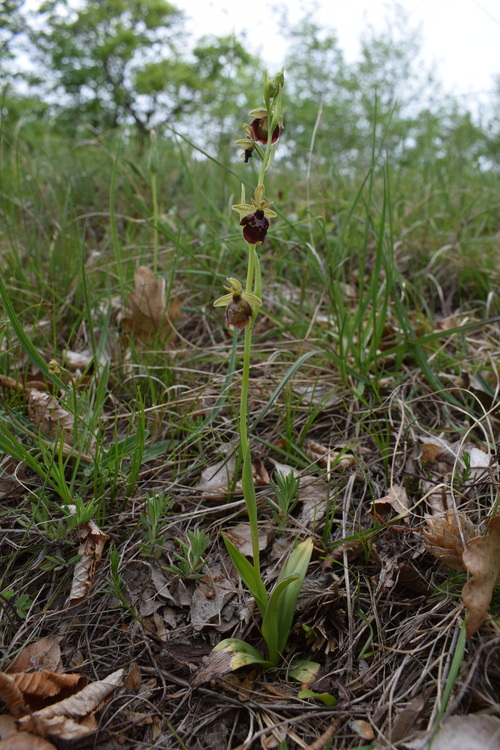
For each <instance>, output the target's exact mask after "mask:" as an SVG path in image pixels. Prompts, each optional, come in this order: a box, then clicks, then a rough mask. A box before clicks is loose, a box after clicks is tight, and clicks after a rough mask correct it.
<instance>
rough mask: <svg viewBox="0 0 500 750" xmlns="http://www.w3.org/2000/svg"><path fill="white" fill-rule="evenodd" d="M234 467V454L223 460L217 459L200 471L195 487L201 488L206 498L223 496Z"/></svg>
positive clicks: (232, 475)
mask: <svg viewBox="0 0 500 750" xmlns="http://www.w3.org/2000/svg"><path fill="white" fill-rule="evenodd" d="M235 468H236V461H235V458H234V454H233V455H231V456H228V458H225V459H224V460H223V461H217V463H215V464H213V465H212V466H207V468H206V469H204V470H203V471H202V473H201V477H200V481H199V482H198V484H197V485H196V489H197V490H201V491H202V492H203V494H204V496H205V497H206V498H208V499H214V500H218V499H220V498H221V497H225V496H226V494H227V490H228V487H229V484H230V482H231V481H232V479H233V477H234V471H235Z"/></svg>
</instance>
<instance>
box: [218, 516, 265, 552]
mask: <svg viewBox="0 0 500 750" xmlns="http://www.w3.org/2000/svg"><path fill="white" fill-rule="evenodd" d="M272 534H273V532H272V529H269V528H268V529H262V527H260V528H259V550H260V551H261V552H263V551H264V550H265V549H266V547H267V545H268V544H269V542H270V541H271V538H272ZM225 535H226V536H227V537H228V539H229V541H230V542H232V543H233V544H234V546H235V547H237V549H239V551H240V552H241V554H242V555H245V557H253V548H252V532H251V529H250V524H249V523H238V524H236V526H231V529H230V530H229V531H226V532H225Z"/></svg>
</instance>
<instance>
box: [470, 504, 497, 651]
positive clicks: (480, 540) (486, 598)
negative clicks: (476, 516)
mask: <svg viewBox="0 0 500 750" xmlns="http://www.w3.org/2000/svg"><path fill="white" fill-rule="evenodd" d="M463 561H464V563H465V565H466V567H467V570H468V571H469V573H470V574H471V575H472V576H473V577H472V579H471V580H470V581H467V583H466V584H465V586H464V587H463V589H462V598H463V600H464V604H465V606H466V607H467V609H468V611H469V614H468V617H467V621H466V625H465V630H466V635H467V638H470V637H471V636H472V635H474V633H476V632H477V631H478V630H479V628H480V627H481V625H482V624H483V622H484V620H485V619H486V615H487V613H488V607H489V606H490V603H491V598H492V596H493V590H494V588H495V586H496V584H497V582H498V580H499V578H500V516H495V517H494V518H492V519H491V521H490V522H489V524H488V534H487V535H486V536H476V537H474V538H473V539H470V540H469V541H468V542H467V546H466V548H465V551H464V553H463Z"/></svg>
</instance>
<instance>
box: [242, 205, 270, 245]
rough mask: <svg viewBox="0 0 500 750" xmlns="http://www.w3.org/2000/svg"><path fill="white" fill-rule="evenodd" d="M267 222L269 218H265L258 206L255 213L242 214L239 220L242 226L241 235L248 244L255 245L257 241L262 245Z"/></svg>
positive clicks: (267, 227) (267, 226) (267, 225)
mask: <svg viewBox="0 0 500 750" xmlns="http://www.w3.org/2000/svg"><path fill="white" fill-rule="evenodd" d="M269 224H270V222H269V219H268V218H266V216H265V214H264V211H262V209H260V208H258V209H257V211H255V213H253V214H248V216H244V217H243V218H242V220H241V221H240V226H242V227H243V237H244V238H245V239H246V241H247V242H248V243H249V244H250V245H256V244H257V243H258V242H260V244H261V245H262V243H263V242H264V239H265V237H266V234H267V230H268V229H269Z"/></svg>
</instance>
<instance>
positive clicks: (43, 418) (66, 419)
mask: <svg viewBox="0 0 500 750" xmlns="http://www.w3.org/2000/svg"><path fill="white" fill-rule="evenodd" d="M26 393H27V397H28V415H29V418H30V420H31V421H32V422H33V424H34V425H35V427H40V429H41V430H42V432H44V433H45V434H46V435H49V437H51V438H53V439H56V438H58V437H59V436H61V435H62V437H63V442H64V443H66V445H72V444H73V423H74V419H73V415H72V414H70V412H69V411H67V410H66V409H63V407H62V406H61V404H60V403H59V401H58V400H57V398H56V397H55V396H51V395H50V394H48V393H44V392H43V391H39V390H37V389H36V388H29V389H28V390H27V391H26Z"/></svg>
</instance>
